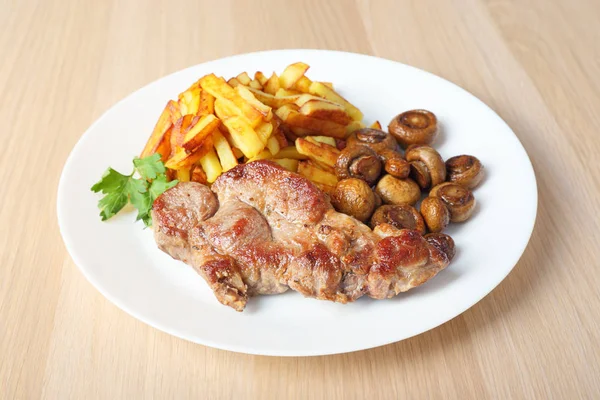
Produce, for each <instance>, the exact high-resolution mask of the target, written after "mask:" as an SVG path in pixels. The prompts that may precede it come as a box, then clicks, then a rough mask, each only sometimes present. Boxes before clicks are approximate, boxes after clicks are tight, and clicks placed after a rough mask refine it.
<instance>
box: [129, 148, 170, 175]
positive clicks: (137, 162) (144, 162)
mask: <svg viewBox="0 0 600 400" xmlns="http://www.w3.org/2000/svg"><path fill="white" fill-rule="evenodd" d="M133 165H134V166H135V169H137V171H138V172H139V173H140V176H141V177H142V178H143V179H148V180H151V179H156V177H157V176H158V175H160V174H164V173H165V165H164V164H163V163H162V161H160V154H158V153H156V154H153V155H151V156H148V157H144V158H138V157H136V158H134V159H133Z"/></svg>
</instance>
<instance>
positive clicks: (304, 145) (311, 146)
mask: <svg viewBox="0 0 600 400" xmlns="http://www.w3.org/2000/svg"><path fill="white" fill-rule="evenodd" d="M296 149H298V153H300V154H304V155H305V156H308V158H310V159H311V160H313V161H315V162H316V163H318V164H323V165H326V166H329V167H334V166H335V163H336V161H337V159H338V157H339V155H340V151H339V150H338V149H336V148H335V147H332V146H330V145H328V144H325V143H319V142H316V143H313V142H310V141H308V140H306V139H303V138H298V139H297V140H296Z"/></svg>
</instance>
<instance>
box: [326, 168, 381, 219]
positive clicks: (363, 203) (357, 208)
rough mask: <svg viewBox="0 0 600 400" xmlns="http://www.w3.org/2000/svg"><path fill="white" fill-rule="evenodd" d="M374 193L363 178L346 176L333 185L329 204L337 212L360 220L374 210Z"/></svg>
mask: <svg viewBox="0 0 600 400" xmlns="http://www.w3.org/2000/svg"><path fill="white" fill-rule="evenodd" d="M375 203H376V199H375V193H373V190H371V188H370V187H369V185H367V183H366V182H365V181H363V180H360V179H356V178H348V179H344V180H341V181H339V182H338V183H337V185H336V186H335V192H334V193H333V196H331V204H332V205H333V206H334V207H335V209H336V210H338V211H339V212H343V213H344V214H348V215H351V216H353V217H354V218H356V219H357V220H359V221H361V222H365V221H367V220H368V219H369V217H370V216H371V214H373V210H375Z"/></svg>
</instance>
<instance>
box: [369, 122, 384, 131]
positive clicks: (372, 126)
mask: <svg viewBox="0 0 600 400" xmlns="http://www.w3.org/2000/svg"><path fill="white" fill-rule="evenodd" d="M369 128H371V129H379V130H381V124H380V123H379V121H375V122H373V123H372V124H371V126H370V127H369Z"/></svg>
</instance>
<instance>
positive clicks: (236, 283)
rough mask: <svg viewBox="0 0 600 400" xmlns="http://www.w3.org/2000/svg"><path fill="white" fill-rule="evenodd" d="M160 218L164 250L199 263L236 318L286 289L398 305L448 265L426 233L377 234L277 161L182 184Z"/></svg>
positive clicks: (383, 228) (166, 198)
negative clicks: (253, 299)
mask: <svg viewBox="0 0 600 400" xmlns="http://www.w3.org/2000/svg"><path fill="white" fill-rule="evenodd" d="M152 219H153V223H154V231H155V239H156V242H157V244H158V246H159V248H160V249H161V250H163V251H165V252H166V253H168V254H170V255H171V256H172V257H173V258H175V259H178V260H182V261H184V262H185V263H187V264H190V265H191V266H193V267H194V268H195V269H196V271H197V272H198V273H199V274H200V275H201V276H202V277H203V278H204V279H205V280H206V282H207V283H208V284H209V286H210V287H211V289H212V290H213V292H214V293H215V295H216V297H217V299H218V300H219V301H220V302H221V303H222V304H225V305H228V306H230V307H233V308H234V309H236V310H238V311H241V310H243V309H244V307H245V305H246V302H247V301H248V298H249V297H250V296H254V295H259V294H275V293H282V292H284V291H286V290H287V289H288V288H291V289H293V290H295V291H298V292H300V293H302V294H303V295H304V296H307V297H315V298H317V299H323V300H332V301H336V302H340V303H347V302H351V301H354V300H356V299H357V298H359V297H361V296H363V295H367V296H370V297H372V298H375V299H385V298H390V297H392V296H395V295H397V294H398V293H400V292H404V291H407V290H409V289H411V288H413V287H415V286H419V285H421V284H422V283H424V282H425V281H427V280H429V279H430V278H432V277H433V276H435V275H436V274H437V273H438V272H439V271H441V270H442V269H444V268H445V267H446V266H447V265H448V264H449V258H448V256H447V255H446V253H444V252H443V251H442V249H441V248H440V247H439V246H434V245H430V244H429V243H428V242H427V241H426V240H425V239H424V238H423V237H422V236H421V235H420V234H419V233H418V232H416V231H413V230H406V229H403V230H398V229H396V228H394V227H392V226H391V225H387V224H382V225H379V226H378V227H377V228H375V229H374V230H371V229H370V228H369V227H367V226H366V225H364V224H362V223H360V222H359V221H357V220H356V219H354V218H352V217H350V216H348V215H345V214H342V213H338V212H336V211H335V210H334V209H333V207H332V206H331V204H330V203H329V200H328V198H327V197H326V195H325V194H324V193H323V192H321V191H320V190H319V189H317V188H316V187H315V186H314V185H313V184H312V183H311V182H310V181H308V180H307V179H305V178H304V177H302V176H300V175H298V174H294V173H291V172H288V171H286V170H285V169H283V168H281V167H280V166H278V165H277V164H275V163H273V162H270V161H256V162H252V163H249V164H242V165H239V166H237V167H235V168H233V169H232V170H230V171H228V172H226V173H224V174H223V175H221V176H220V177H219V178H218V179H217V181H216V182H215V183H214V184H213V185H212V191H211V189H209V188H207V187H206V186H204V185H201V184H199V183H194V182H185V183H179V184H178V185H177V186H175V187H174V188H172V189H170V190H168V191H166V192H165V193H163V194H162V195H161V196H159V197H158V198H157V199H156V201H155V202H154V206H153V210H152Z"/></svg>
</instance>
